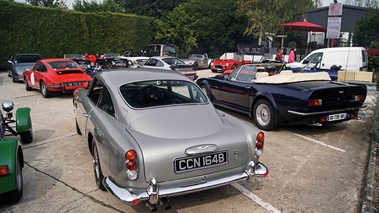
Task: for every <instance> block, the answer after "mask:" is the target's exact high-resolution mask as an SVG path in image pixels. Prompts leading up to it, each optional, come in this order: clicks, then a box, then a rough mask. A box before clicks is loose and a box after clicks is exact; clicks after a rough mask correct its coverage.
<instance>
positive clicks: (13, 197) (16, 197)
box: [3, 156, 24, 203]
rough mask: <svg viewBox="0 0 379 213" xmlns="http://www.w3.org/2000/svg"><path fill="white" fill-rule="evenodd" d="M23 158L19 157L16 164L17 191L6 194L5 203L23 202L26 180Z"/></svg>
mask: <svg viewBox="0 0 379 213" xmlns="http://www.w3.org/2000/svg"><path fill="white" fill-rule="evenodd" d="M21 159H22V158H21V157H20V156H17V163H16V167H17V168H16V186H17V187H16V189H15V190H13V191H10V192H8V193H6V194H4V195H3V196H4V198H5V201H6V202H7V203H16V202H18V201H20V200H21V197H22V194H23V191H24V180H23V177H22V162H21Z"/></svg>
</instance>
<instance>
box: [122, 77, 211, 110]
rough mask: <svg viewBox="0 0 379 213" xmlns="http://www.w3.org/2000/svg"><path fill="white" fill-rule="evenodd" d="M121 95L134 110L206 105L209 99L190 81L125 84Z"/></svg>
mask: <svg viewBox="0 0 379 213" xmlns="http://www.w3.org/2000/svg"><path fill="white" fill-rule="evenodd" d="M120 93H121V95H122V97H123V98H124V100H125V101H126V103H127V104H128V105H129V106H131V107H133V108H147V107H156V106H170V105H178V104H179V105H181V104H205V103H207V101H208V99H207V97H206V96H205V95H204V93H203V92H202V91H201V89H199V87H197V86H196V85H195V84H194V83H192V82H188V81H174V80H157V81H142V82H134V83H128V84H124V85H122V86H121V87H120Z"/></svg>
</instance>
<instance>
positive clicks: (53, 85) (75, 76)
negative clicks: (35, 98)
mask: <svg viewBox="0 0 379 213" xmlns="http://www.w3.org/2000/svg"><path fill="white" fill-rule="evenodd" d="M23 75H24V82H25V89H26V90H27V91H31V90H32V89H39V90H41V93H42V95H43V97H44V98H50V97H51V96H53V94H54V93H57V92H73V91H74V90H76V89H78V88H87V87H88V86H89V84H90V82H91V81H92V78H91V76H89V75H88V74H86V73H85V72H84V71H83V69H82V68H81V67H80V66H79V64H78V63H76V62H75V61H73V60H71V59H65V58H50V59H42V60H39V61H37V62H36V64H35V65H34V67H33V68H32V69H31V70H26V71H25V72H24V74H23Z"/></svg>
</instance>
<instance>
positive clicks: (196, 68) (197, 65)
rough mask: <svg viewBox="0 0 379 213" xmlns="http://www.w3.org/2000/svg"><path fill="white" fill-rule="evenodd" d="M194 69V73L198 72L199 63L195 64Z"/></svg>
mask: <svg viewBox="0 0 379 213" xmlns="http://www.w3.org/2000/svg"><path fill="white" fill-rule="evenodd" d="M192 69H193V70H194V71H196V70H198V69H199V64H198V63H194V64H193V68H192Z"/></svg>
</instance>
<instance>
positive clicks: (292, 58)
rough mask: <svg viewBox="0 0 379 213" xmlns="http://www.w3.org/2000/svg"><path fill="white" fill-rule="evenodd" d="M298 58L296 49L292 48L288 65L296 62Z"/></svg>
mask: <svg viewBox="0 0 379 213" xmlns="http://www.w3.org/2000/svg"><path fill="white" fill-rule="evenodd" d="M295 57H296V47H294V48H291V51H290V54H289V55H288V63H292V62H295Z"/></svg>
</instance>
